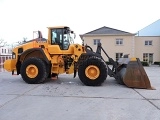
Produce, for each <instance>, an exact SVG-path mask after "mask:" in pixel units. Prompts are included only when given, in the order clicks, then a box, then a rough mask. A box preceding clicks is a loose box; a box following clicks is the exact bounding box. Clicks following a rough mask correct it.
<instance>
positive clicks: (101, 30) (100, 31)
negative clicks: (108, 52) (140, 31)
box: [84, 26, 133, 35]
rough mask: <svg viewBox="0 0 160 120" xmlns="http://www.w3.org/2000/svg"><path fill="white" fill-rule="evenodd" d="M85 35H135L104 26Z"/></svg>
mask: <svg viewBox="0 0 160 120" xmlns="http://www.w3.org/2000/svg"><path fill="white" fill-rule="evenodd" d="M84 35H133V34H132V33H129V32H125V31H122V30H118V29H113V28H109V27H106V26H104V27H101V28H98V29H96V30H93V31H90V32H88V33H85V34H84Z"/></svg>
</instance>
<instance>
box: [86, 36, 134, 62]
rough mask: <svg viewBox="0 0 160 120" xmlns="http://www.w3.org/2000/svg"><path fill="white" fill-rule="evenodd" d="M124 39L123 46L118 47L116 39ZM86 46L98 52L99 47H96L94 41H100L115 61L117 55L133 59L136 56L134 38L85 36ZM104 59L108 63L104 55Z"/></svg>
mask: <svg viewBox="0 0 160 120" xmlns="http://www.w3.org/2000/svg"><path fill="white" fill-rule="evenodd" d="M117 38H121V39H123V45H116V39H117ZM83 39H84V44H87V45H89V46H91V47H92V48H93V50H94V51H96V48H97V45H94V42H93V39H100V40H101V43H102V47H103V48H104V50H105V51H106V52H107V54H108V55H109V56H110V57H111V58H113V59H114V60H115V58H116V53H123V54H130V56H131V57H133V56H134V51H133V50H132V48H133V47H134V36H123V35H121V36H113V35H110V36H108V35H104V36H100V35H99V36H97V35H94V36H83ZM102 56H103V58H104V59H105V60H106V61H107V60H108V59H107V57H106V56H105V55H104V54H103V53H102Z"/></svg>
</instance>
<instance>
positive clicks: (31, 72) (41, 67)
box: [21, 57, 47, 84]
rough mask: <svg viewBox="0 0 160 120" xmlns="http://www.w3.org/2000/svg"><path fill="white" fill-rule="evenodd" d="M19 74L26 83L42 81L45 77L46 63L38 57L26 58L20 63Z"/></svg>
mask: <svg viewBox="0 0 160 120" xmlns="http://www.w3.org/2000/svg"><path fill="white" fill-rule="evenodd" d="M21 76H22V78H23V80H24V81H25V82H26V83H29V84H38V83H42V82H44V80H46V78H47V69H46V65H45V63H44V62H43V60H41V59H39V58H35V57H31V58H28V59H26V60H25V61H24V62H23V63H22V66H21Z"/></svg>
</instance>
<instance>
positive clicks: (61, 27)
mask: <svg viewBox="0 0 160 120" xmlns="http://www.w3.org/2000/svg"><path fill="white" fill-rule="evenodd" d="M48 28H49V29H54V28H69V27H67V26H52V27H48Z"/></svg>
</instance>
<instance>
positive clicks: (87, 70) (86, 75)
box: [78, 56, 108, 86]
mask: <svg viewBox="0 0 160 120" xmlns="http://www.w3.org/2000/svg"><path fill="white" fill-rule="evenodd" d="M107 73H108V70H107V67H106V64H105V62H104V61H103V60H102V59H100V58H98V57H96V56H92V57H90V58H88V59H87V60H85V61H83V62H82V63H81V64H80V65H79V68H78V76H79V78H80V80H81V81H82V83H83V84H85V85H87V86H100V85H101V84H102V83H103V82H104V81H105V80H106V77H107Z"/></svg>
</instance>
